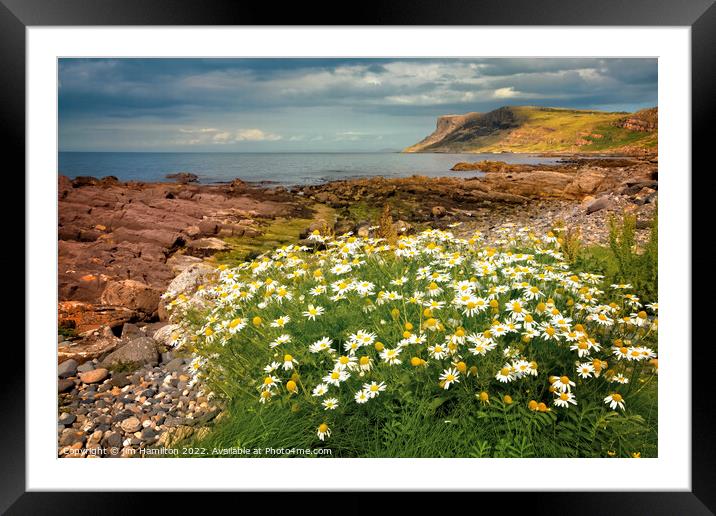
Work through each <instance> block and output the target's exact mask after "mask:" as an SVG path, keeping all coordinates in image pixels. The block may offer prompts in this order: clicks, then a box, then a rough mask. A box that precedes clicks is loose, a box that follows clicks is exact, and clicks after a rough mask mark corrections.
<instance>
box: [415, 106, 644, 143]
mask: <svg viewBox="0 0 716 516" xmlns="http://www.w3.org/2000/svg"><path fill="white" fill-rule="evenodd" d="M657 118H658V111H657V108H651V109H646V110H643V111H638V112H636V113H624V112H605V111H585V110H575V109H561V108H545V107H534V106H505V107H501V108H499V109H496V110H494V111H490V112H488V113H467V114H464V115H446V116H442V117H439V118H438V122H437V128H436V130H435V131H434V132H433V133H432V134H430V135H429V136H427V137H426V138H425V139H423V140H422V141H420V142H419V143H416V144H415V145H412V146H410V147H408V148H406V149H404V152H580V153H583V152H584V153H587V152H609V153H628V154H632V153H642V152H650V153H655V152H656V150H657V141H658V138H657V133H658V123H657Z"/></svg>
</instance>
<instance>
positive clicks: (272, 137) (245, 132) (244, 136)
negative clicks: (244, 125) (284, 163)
mask: <svg viewBox="0 0 716 516" xmlns="http://www.w3.org/2000/svg"><path fill="white" fill-rule="evenodd" d="M234 139H235V140H236V141H237V142H263V141H269V142H275V141H276V140H280V139H281V135H279V134H275V133H268V132H264V131H262V130H261V129H241V130H239V131H237V132H236V137H235V138H234Z"/></svg>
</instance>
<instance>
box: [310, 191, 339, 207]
mask: <svg viewBox="0 0 716 516" xmlns="http://www.w3.org/2000/svg"><path fill="white" fill-rule="evenodd" d="M314 198H315V199H316V200H317V201H318V202H321V203H324V204H329V205H336V204H338V203H339V202H340V199H338V196H337V195H336V194H333V193H331V192H318V193H317V194H316V195H315V196H314Z"/></svg>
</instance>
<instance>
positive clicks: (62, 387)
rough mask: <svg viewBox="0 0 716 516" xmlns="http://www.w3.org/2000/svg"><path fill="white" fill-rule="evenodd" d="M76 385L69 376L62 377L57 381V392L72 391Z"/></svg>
mask: <svg viewBox="0 0 716 516" xmlns="http://www.w3.org/2000/svg"><path fill="white" fill-rule="evenodd" d="M74 386H75V382H73V381H72V380H70V379H69V378H60V379H59V380H58V381H57V392H58V393H60V392H67V391H70V390H72V388H73V387H74Z"/></svg>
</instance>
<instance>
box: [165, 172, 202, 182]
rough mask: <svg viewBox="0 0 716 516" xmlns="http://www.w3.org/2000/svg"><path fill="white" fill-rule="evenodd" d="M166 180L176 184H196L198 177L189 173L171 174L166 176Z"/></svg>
mask: <svg viewBox="0 0 716 516" xmlns="http://www.w3.org/2000/svg"><path fill="white" fill-rule="evenodd" d="M164 177H166V178H167V179H174V180H175V181H176V182H177V183H182V184H186V183H197V182H198V181H199V176H197V175H196V174H192V173H191V172H175V173H173V174H167V175H166V176H164Z"/></svg>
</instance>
